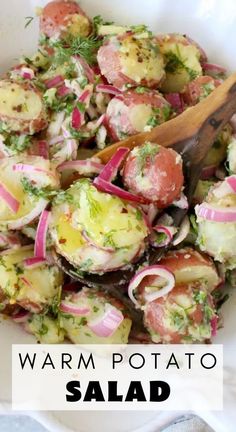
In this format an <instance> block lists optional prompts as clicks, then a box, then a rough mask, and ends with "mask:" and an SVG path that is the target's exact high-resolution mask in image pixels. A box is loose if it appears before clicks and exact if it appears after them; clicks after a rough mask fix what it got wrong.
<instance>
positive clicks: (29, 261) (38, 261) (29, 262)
mask: <svg viewBox="0 0 236 432" xmlns="http://www.w3.org/2000/svg"><path fill="white" fill-rule="evenodd" d="M46 262H47V261H46V259H45V258H41V257H32V258H26V259H25V260H24V261H23V263H24V266H25V267H26V268H29V269H32V268H36V267H40V266H41V265H42V264H45V263H46Z"/></svg>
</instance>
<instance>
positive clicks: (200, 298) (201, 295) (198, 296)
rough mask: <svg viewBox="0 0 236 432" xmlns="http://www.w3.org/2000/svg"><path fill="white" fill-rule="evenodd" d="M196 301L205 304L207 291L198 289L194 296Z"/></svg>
mask: <svg viewBox="0 0 236 432" xmlns="http://www.w3.org/2000/svg"><path fill="white" fill-rule="evenodd" d="M193 298H194V301H195V302H196V303H198V304H203V303H204V302H205V300H206V298H207V293H206V292H205V291H201V290H200V291H197V292H196V293H195V294H194V296H193Z"/></svg>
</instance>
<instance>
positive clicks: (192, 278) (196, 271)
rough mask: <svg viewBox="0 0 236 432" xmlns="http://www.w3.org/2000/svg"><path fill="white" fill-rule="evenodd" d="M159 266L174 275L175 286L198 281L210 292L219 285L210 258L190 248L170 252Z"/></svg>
mask: <svg viewBox="0 0 236 432" xmlns="http://www.w3.org/2000/svg"><path fill="white" fill-rule="evenodd" d="M159 264H160V265H163V266H165V267H166V268H167V269H168V270H170V271H171V272H172V273H174V275H175V279H176V284H189V283H192V282H193V283H195V282H197V281H199V283H201V284H202V286H205V287H206V288H207V290H208V291H209V292H211V291H213V290H214V289H215V288H216V287H217V286H218V285H219V284H220V283H221V279H220V277H219V276H218V273H217V270H216V267H215V265H214V263H213V261H212V260H211V258H209V257H208V256H207V255H205V254H203V253H199V252H197V251H196V250H194V249H191V248H184V249H180V250H176V251H170V252H169V253H168V254H167V255H166V256H165V257H164V258H162V259H161V261H160V263H159Z"/></svg>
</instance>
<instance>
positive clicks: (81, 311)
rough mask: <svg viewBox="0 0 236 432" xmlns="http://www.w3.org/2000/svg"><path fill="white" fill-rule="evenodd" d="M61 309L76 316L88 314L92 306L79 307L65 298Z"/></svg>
mask: <svg viewBox="0 0 236 432" xmlns="http://www.w3.org/2000/svg"><path fill="white" fill-rule="evenodd" d="M60 310H61V311H62V312H65V313H69V314H71V315H76V316H86V315H88V314H89V313H90V308H89V307H88V306H82V307H79V306H77V305H75V304H74V303H71V302H68V301H66V300H63V301H62V302H61V304H60Z"/></svg>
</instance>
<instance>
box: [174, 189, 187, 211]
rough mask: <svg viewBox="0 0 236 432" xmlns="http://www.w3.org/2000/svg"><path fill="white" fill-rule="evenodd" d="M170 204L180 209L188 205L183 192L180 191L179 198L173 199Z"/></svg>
mask: <svg viewBox="0 0 236 432" xmlns="http://www.w3.org/2000/svg"><path fill="white" fill-rule="evenodd" d="M172 204H173V205H174V206H175V207H179V208H181V209H188V207H189V205H188V200H187V197H186V196H185V195H184V194H183V193H181V197H180V199H178V200H175V201H173V203H172Z"/></svg>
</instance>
